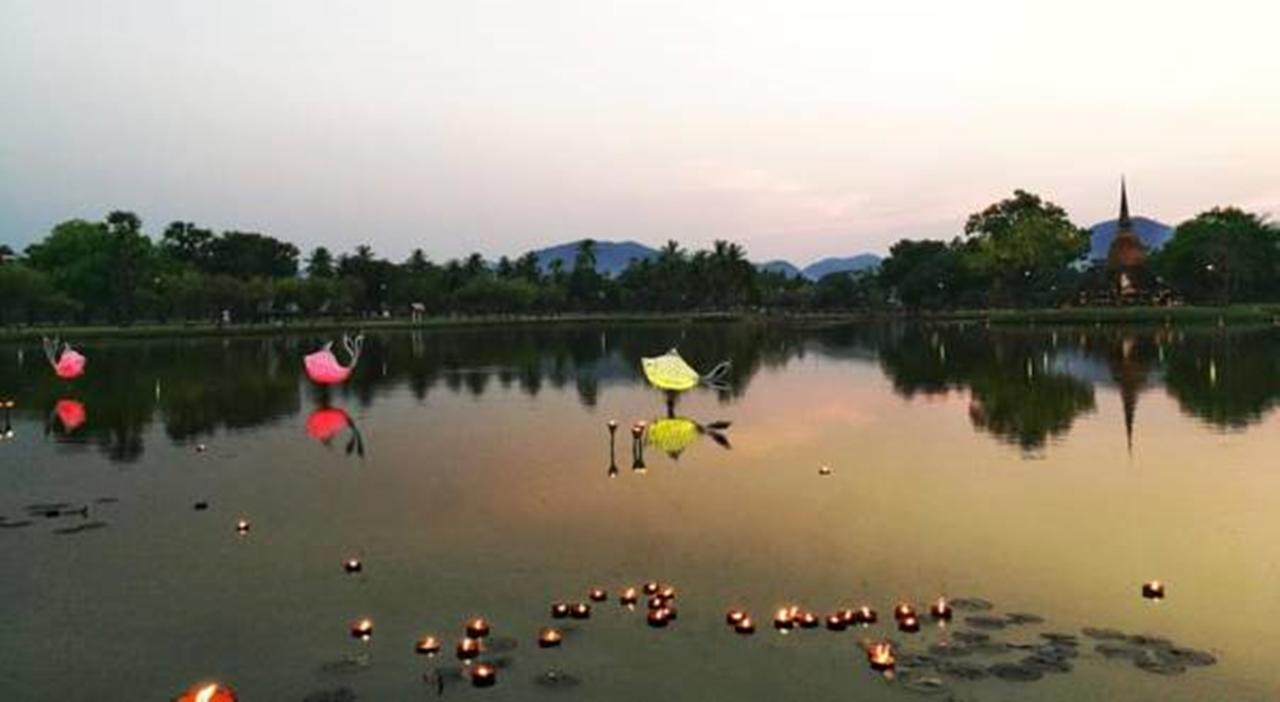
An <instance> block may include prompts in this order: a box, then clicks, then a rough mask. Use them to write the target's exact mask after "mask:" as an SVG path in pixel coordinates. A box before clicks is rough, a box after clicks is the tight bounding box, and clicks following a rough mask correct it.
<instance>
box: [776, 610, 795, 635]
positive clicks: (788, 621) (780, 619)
mask: <svg viewBox="0 0 1280 702" xmlns="http://www.w3.org/2000/svg"><path fill="white" fill-rule="evenodd" d="M795 625H796V615H795V613H793V612H792V611H791V608H788V607H783V608H782V609H780V610H778V611H777V613H776V614H774V615H773V628H775V629H777V630H778V631H790V630H791V629H792V627H794V626H795Z"/></svg>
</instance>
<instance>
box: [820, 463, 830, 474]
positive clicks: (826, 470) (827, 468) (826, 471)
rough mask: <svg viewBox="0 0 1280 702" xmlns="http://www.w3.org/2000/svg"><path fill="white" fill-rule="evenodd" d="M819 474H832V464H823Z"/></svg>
mask: <svg viewBox="0 0 1280 702" xmlns="http://www.w3.org/2000/svg"><path fill="white" fill-rule="evenodd" d="M818 475H831V466H829V465H826V464H823V465H822V467H821V468H818Z"/></svg>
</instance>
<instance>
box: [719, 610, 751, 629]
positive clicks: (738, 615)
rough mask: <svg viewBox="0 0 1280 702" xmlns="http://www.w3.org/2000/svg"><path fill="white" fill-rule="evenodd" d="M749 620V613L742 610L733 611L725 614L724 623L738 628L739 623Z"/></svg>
mask: <svg viewBox="0 0 1280 702" xmlns="http://www.w3.org/2000/svg"><path fill="white" fill-rule="evenodd" d="M746 618H747V613H746V612H744V611H742V610H740V609H731V610H729V611H727V612H725V613H724V623H725V624H728V625H729V626H736V625H737V623H738V622H740V621H742V620H743V619H746Z"/></svg>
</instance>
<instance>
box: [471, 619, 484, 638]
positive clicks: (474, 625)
mask: <svg viewBox="0 0 1280 702" xmlns="http://www.w3.org/2000/svg"><path fill="white" fill-rule="evenodd" d="M488 635H489V622H486V621H485V620H484V619H481V618H480V617H476V618H475V619H472V620H471V621H469V622H467V636H468V637H470V638H473V639H483V638H484V637H486V636H488Z"/></svg>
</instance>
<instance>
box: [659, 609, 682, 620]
mask: <svg viewBox="0 0 1280 702" xmlns="http://www.w3.org/2000/svg"><path fill="white" fill-rule="evenodd" d="M663 609H665V610H667V619H670V620H671V621H673V622H674V621H675V620H677V619H679V618H680V610H679V609H676V607H675V606H674V605H667V606H666V607H663Z"/></svg>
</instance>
